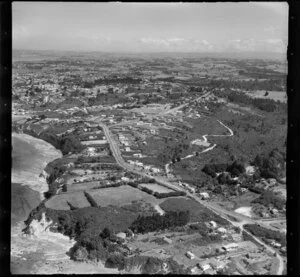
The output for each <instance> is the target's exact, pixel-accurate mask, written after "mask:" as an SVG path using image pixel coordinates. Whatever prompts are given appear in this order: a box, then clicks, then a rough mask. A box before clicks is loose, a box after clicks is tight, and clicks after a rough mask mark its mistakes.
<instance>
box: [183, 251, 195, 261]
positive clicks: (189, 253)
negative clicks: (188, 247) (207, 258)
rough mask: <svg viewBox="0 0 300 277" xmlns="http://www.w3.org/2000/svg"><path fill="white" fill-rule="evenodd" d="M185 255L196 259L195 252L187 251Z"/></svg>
mask: <svg viewBox="0 0 300 277" xmlns="http://www.w3.org/2000/svg"><path fill="white" fill-rule="evenodd" d="M185 255H186V256H187V257H188V258H189V259H191V260H193V259H195V254H194V253H192V252H191V251H188V252H186V253H185Z"/></svg>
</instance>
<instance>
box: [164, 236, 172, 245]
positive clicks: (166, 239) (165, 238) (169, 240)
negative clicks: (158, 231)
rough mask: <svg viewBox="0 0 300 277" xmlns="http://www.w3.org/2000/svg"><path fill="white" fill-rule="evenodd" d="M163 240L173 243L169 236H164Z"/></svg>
mask: <svg viewBox="0 0 300 277" xmlns="http://www.w3.org/2000/svg"><path fill="white" fill-rule="evenodd" d="M163 240H164V241H165V242H166V243H168V244H171V243H172V240H171V239H169V238H167V237H163Z"/></svg>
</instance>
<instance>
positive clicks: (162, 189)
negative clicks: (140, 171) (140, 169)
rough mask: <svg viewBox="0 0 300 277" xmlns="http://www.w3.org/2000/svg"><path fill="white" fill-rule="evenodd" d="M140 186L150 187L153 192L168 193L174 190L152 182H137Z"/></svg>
mask: <svg viewBox="0 0 300 277" xmlns="http://www.w3.org/2000/svg"><path fill="white" fill-rule="evenodd" d="M139 186H140V187H142V188H147V189H151V190H153V191H154V192H158V193H169V192H174V190H172V189H169V188H166V187H163V186H161V185H159V184H152V183H148V184H139Z"/></svg>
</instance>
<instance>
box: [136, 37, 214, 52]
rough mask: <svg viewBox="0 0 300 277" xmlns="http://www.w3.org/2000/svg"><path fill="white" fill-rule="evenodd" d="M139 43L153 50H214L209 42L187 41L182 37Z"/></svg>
mask: <svg viewBox="0 0 300 277" xmlns="http://www.w3.org/2000/svg"><path fill="white" fill-rule="evenodd" d="M139 42H140V43H141V44H142V45H143V46H144V47H149V48H151V50H166V51H169V50H170V51H207V50H212V49H213V45H211V44H210V43H209V42H208V41H207V40H205V39H204V40H198V39H186V38H180V37H172V38H164V39H162V38H141V39H140V40H139Z"/></svg>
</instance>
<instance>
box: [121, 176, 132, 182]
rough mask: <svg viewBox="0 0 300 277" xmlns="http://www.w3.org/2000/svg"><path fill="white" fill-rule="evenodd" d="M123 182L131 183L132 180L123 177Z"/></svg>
mask: <svg viewBox="0 0 300 277" xmlns="http://www.w3.org/2000/svg"><path fill="white" fill-rule="evenodd" d="M121 180H122V181H124V182H129V181H130V179H129V178H127V177H122V178H121Z"/></svg>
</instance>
